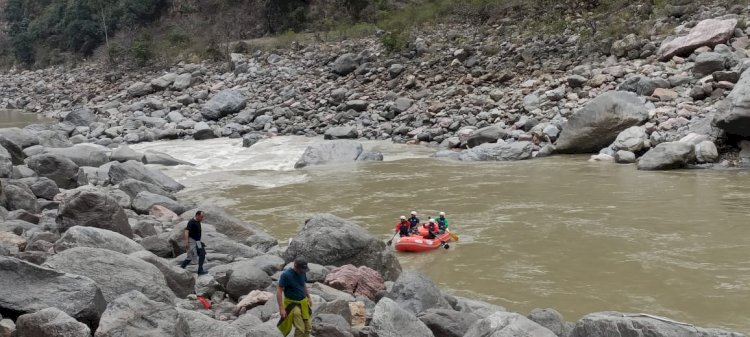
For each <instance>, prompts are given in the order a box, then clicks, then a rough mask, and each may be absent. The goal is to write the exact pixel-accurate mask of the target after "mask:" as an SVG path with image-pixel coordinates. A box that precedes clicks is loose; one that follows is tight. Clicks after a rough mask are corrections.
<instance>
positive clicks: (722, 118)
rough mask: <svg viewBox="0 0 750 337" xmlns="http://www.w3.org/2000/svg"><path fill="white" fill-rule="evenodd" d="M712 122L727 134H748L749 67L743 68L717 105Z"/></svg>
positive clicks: (749, 111) (749, 121)
mask: <svg viewBox="0 0 750 337" xmlns="http://www.w3.org/2000/svg"><path fill="white" fill-rule="evenodd" d="M717 110H718V111H719V113H718V114H716V115H715V116H714V119H713V124H714V125H716V126H717V127H719V128H721V129H722V130H724V131H725V132H726V133H728V134H732V135H738V136H742V137H748V136H750V69H748V70H745V72H743V73H742V76H740V80H739V81H738V82H737V84H735V86H734V89H732V92H730V93H729V95H727V98H726V99H724V100H723V101H721V102H720V103H719V104H718V105H717Z"/></svg>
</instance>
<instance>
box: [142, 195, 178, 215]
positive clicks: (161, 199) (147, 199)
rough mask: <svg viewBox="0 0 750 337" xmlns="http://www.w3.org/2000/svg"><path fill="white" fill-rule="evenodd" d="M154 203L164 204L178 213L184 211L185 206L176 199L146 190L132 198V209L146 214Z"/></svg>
mask: <svg viewBox="0 0 750 337" xmlns="http://www.w3.org/2000/svg"><path fill="white" fill-rule="evenodd" d="M154 205H159V206H164V207H166V208H168V209H169V210H171V211H173V212H175V213H178V214H179V213H182V212H183V211H185V207H184V206H182V205H181V204H180V203H178V202H177V201H174V200H173V199H171V198H168V197H165V196H163V195H159V194H155V193H151V192H148V191H142V192H139V193H138V194H137V195H136V196H135V198H133V210H134V211H136V212H138V213H140V214H148V212H149V210H151V207H153V206H154Z"/></svg>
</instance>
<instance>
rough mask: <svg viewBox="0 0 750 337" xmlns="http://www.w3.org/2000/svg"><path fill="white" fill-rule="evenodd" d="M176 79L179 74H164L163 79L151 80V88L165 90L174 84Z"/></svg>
mask: <svg viewBox="0 0 750 337" xmlns="http://www.w3.org/2000/svg"><path fill="white" fill-rule="evenodd" d="M176 77H177V74H175V73H168V74H164V75H162V76H161V77H158V78H155V79H153V80H151V86H152V87H154V88H155V89H157V90H164V89H166V88H168V87H169V85H170V84H172V82H174V79H175V78H176Z"/></svg>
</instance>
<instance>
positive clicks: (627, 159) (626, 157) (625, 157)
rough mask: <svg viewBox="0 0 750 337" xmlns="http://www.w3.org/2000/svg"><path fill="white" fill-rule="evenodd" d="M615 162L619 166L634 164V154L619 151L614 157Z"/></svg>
mask: <svg viewBox="0 0 750 337" xmlns="http://www.w3.org/2000/svg"><path fill="white" fill-rule="evenodd" d="M614 158H615V162H616V163H620V164H632V163H635V153H633V152H630V151H625V150H619V151H617V152H616V153H615V155H614Z"/></svg>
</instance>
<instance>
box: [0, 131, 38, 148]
mask: <svg viewBox="0 0 750 337" xmlns="http://www.w3.org/2000/svg"><path fill="white" fill-rule="evenodd" d="M0 138H4V139H5V140H6V141H8V142H11V143H13V144H15V145H16V146H17V147H19V148H21V149H25V148H27V147H30V146H34V145H39V138H38V137H37V136H36V134H35V133H34V132H31V131H29V130H26V129H19V128H1V129H0Z"/></svg>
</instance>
